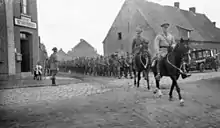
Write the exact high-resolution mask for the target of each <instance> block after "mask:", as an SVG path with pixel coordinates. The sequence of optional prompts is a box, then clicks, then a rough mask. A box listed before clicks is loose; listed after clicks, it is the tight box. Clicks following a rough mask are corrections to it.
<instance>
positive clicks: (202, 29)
mask: <svg viewBox="0 0 220 128" xmlns="http://www.w3.org/2000/svg"><path fill="white" fill-rule="evenodd" d="M181 12H182V14H183V15H184V16H185V18H186V19H187V20H188V21H189V22H190V24H191V25H192V26H193V28H194V29H196V30H197V31H198V32H199V34H200V35H201V36H202V37H203V40H204V41H213V42H220V37H219V36H220V35H219V34H220V33H219V32H218V30H217V28H216V27H215V26H214V25H213V23H212V22H211V21H210V20H209V19H208V17H207V16H206V15H205V14H200V13H193V12H190V11H186V10H181Z"/></svg>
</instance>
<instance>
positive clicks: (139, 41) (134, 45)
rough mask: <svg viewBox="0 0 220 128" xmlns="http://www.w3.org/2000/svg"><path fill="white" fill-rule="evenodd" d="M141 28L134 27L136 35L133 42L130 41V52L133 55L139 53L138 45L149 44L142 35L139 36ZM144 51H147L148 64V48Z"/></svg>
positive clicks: (149, 57)
mask: <svg viewBox="0 0 220 128" xmlns="http://www.w3.org/2000/svg"><path fill="white" fill-rule="evenodd" d="M142 32H143V31H142V29H141V28H140V27H137V29H136V33H137V35H136V37H135V38H134V39H133V42H132V54H133V56H135V55H136V54H139V53H140V50H139V49H140V47H142V46H143V45H148V44H149V41H148V40H146V39H144V38H143V37H142V36H141V33H142ZM144 52H147V55H148V59H149V64H150V63H151V62H150V61H151V55H150V53H149V52H148V49H146V50H145V51H144Z"/></svg>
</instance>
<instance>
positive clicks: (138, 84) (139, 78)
mask: <svg viewBox="0 0 220 128" xmlns="http://www.w3.org/2000/svg"><path fill="white" fill-rule="evenodd" d="M137 77H138V78H137V79H138V80H137V87H138V88H139V86H140V80H141V71H138V76H137Z"/></svg>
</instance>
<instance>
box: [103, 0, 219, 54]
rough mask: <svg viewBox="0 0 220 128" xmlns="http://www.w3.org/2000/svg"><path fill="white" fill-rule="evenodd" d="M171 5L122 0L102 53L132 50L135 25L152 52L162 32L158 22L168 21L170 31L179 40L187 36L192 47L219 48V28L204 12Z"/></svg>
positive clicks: (142, 0)
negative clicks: (140, 29)
mask: <svg viewBox="0 0 220 128" xmlns="http://www.w3.org/2000/svg"><path fill="white" fill-rule="evenodd" d="M179 6H180V3H179V2H175V3H174V6H173V7H172V6H162V5H160V4H156V3H153V2H148V1H146V0H125V2H124V4H123V5H122V8H121V10H120V11H119V13H118V15H117V17H116V18H115V20H114V22H113V24H112V26H111V28H110V30H109V32H108V34H107V35H106V37H105V39H104V41H103V42H102V43H103V48H104V55H109V54H111V53H114V52H116V51H118V50H121V51H125V52H131V43H132V39H133V38H134V36H135V35H136V33H135V29H136V27H137V26H141V27H142V29H143V30H144V32H143V33H142V35H143V37H144V38H146V39H148V40H149V41H150V45H149V50H150V52H151V54H152V55H154V53H155V52H154V49H153V41H154V39H155V36H156V35H157V34H158V33H160V32H161V27H160V25H161V24H162V23H163V22H164V21H167V22H169V23H170V28H169V32H170V33H171V34H173V35H174V37H175V39H176V40H177V41H178V40H179V39H180V38H181V37H184V38H188V37H189V38H190V40H191V43H190V46H191V47H192V48H210V49H215V50H216V51H220V29H219V28H217V27H216V26H215V22H211V21H210V20H209V19H208V17H207V16H206V15H205V14H200V13H198V12H196V8H194V7H192V8H189V10H182V9H180V8H179Z"/></svg>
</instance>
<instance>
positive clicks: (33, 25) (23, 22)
mask: <svg viewBox="0 0 220 128" xmlns="http://www.w3.org/2000/svg"><path fill="white" fill-rule="evenodd" d="M15 25H18V26H23V27H28V28H34V29H36V28H37V24H36V23H34V22H31V19H30V18H26V17H21V19H18V18H15Z"/></svg>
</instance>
